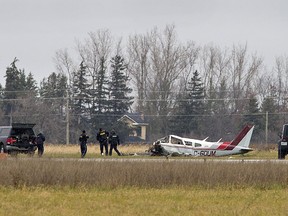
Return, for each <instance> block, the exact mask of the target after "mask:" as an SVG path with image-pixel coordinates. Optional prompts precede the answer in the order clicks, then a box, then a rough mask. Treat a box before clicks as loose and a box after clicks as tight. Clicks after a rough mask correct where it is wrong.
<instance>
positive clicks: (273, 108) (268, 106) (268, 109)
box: [261, 97, 279, 131]
mask: <svg viewBox="0 0 288 216" xmlns="http://www.w3.org/2000/svg"><path fill="white" fill-rule="evenodd" d="M261 111H262V113H263V117H262V124H261V125H262V129H263V130H264V129H265V122H266V113H268V121H269V124H268V129H269V130H271V131H277V129H278V127H277V124H278V120H279V119H278V115H277V114H276V113H277V103H276V99H275V98H274V97H266V98H264V100H263V102H262V106H261Z"/></svg>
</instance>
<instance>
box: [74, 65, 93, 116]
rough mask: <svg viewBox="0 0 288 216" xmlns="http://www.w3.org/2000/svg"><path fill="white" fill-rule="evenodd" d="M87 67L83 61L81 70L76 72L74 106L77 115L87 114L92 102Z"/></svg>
mask: <svg viewBox="0 0 288 216" xmlns="http://www.w3.org/2000/svg"><path fill="white" fill-rule="evenodd" d="M86 68H87V67H86V66H84V64H83V61H82V62H81V64H80V68H79V70H78V71H77V72H76V73H74V79H73V88H72V95H73V98H72V108H73V113H74V114H76V115H81V114H87V106H88V104H89V103H90V95H89V87H90V84H88V79H87V75H86Z"/></svg>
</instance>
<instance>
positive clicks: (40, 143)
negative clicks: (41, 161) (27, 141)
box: [36, 132, 45, 157]
mask: <svg viewBox="0 0 288 216" xmlns="http://www.w3.org/2000/svg"><path fill="white" fill-rule="evenodd" d="M44 142H45V136H44V135H43V134H42V133H41V132H40V133H39V134H37V137H36V145H37V148H38V156H39V157H41V156H42V155H43V153H44Z"/></svg>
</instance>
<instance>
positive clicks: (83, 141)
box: [79, 130, 89, 158]
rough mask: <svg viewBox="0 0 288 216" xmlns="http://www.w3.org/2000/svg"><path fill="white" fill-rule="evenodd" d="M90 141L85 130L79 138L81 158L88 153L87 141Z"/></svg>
mask: <svg viewBox="0 0 288 216" xmlns="http://www.w3.org/2000/svg"><path fill="white" fill-rule="evenodd" d="M88 139H89V136H87V135H86V131H85V130H83V131H82V134H81V135H80V136H79V142H80V151H81V158H84V157H85V155H86V153H87V140H88Z"/></svg>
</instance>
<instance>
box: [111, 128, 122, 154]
mask: <svg viewBox="0 0 288 216" xmlns="http://www.w3.org/2000/svg"><path fill="white" fill-rule="evenodd" d="M108 140H109V143H110V150H109V155H110V156H112V151H113V149H114V150H115V152H116V153H117V154H118V156H121V155H122V154H121V153H120V152H119V151H118V149H117V145H120V139H119V136H118V135H117V134H116V132H115V131H114V130H112V131H111V134H110V136H109V139H108Z"/></svg>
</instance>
